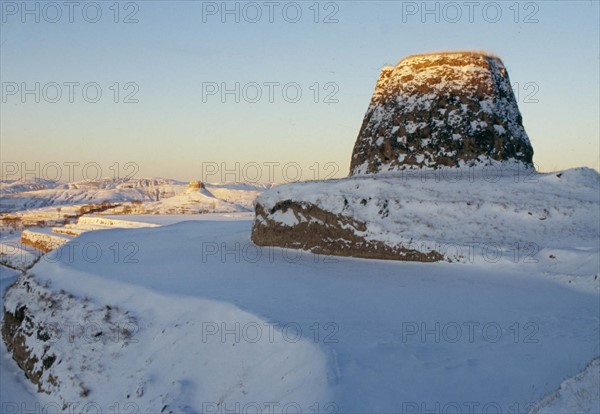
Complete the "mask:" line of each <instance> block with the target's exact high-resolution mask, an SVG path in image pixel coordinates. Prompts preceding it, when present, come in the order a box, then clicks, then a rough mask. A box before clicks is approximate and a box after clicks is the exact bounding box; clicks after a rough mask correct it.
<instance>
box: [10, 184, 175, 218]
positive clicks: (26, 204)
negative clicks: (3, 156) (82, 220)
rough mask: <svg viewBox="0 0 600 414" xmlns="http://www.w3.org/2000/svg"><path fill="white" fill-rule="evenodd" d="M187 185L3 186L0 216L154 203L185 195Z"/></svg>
mask: <svg viewBox="0 0 600 414" xmlns="http://www.w3.org/2000/svg"><path fill="white" fill-rule="evenodd" d="M186 186H187V184H185V183H182V182H178V181H174V180H167V179H162V178H139V179H127V180H124V179H121V180H115V179H109V178H107V179H102V180H98V181H80V182H73V183H54V184H53V185H47V186H45V187H44V188H41V189H37V187H35V186H34V187H33V188H32V186H24V185H21V186H20V187H18V188H19V189H21V190H26V191H18V192H17V191H13V190H14V188H13V187H14V183H10V184H8V185H6V191H7V194H4V191H5V183H3V184H2V191H3V197H2V201H0V212H12V211H20V210H31V209H38V208H42V207H48V206H54V207H57V206H62V205H74V204H91V203H94V204H97V203H102V202H112V203H117V202H128V201H154V200H158V199H160V198H164V197H172V196H174V195H176V194H180V193H182V192H184V191H185V188H186Z"/></svg>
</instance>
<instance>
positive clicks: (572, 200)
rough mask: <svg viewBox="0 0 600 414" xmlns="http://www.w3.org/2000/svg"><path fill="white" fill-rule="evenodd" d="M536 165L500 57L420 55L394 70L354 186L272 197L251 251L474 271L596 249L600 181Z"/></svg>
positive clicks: (358, 156)
mask: <svg viewBox="0 0 600 414" xmlns="http://www.w3.org/2000/svg"><path fill="white" fill-rule="evenodd" d="M532 156H533V149H532V147H531V144H530V142H529V138H528V137H527V134H526V133H525V130H524V129H523V125H522V118H521V114H520V113H519V108H518V106H517V102H516V100H515V96H514V94H513V91H512V89H511V85H510V80H509V78H508V74H507V72H506V68H505V67H504V65H503V64H502V61H501V60H500V59H499V58H497V57H495V56H490V55H485V54H481V53H471V52H452V53H439V54H429V55H416V56H411V57H408V58H406V59H404V60H402V61H401V62H400V63H399V64H398V65H397V66H395V67H389V68H385V69H384V70H383V72H382V74H381V77H380V78H379V81H378V82H377V87H376V89H375V93H374V94H373V98H372V100H371V105H370V106H369V109H368V111H367V114H366V116H365V119H364V122H363V124H362V127H361V130H360V133H359V135H358V139H357V141H356V145H355V147H354V153H353V155H352V160H351V171H350V175H351V176H350V177H348V178H346V179H342V180H332V181H328V182H321V183H319V182H313V183H296V184H289V185H285V186H281V187H276V188H273V189H271V190H269V191H267V192H266V193H264V194H262V195H261V196H260V197H259V198H258V200H257V203H256V207H255V208H256V219H255V222H254V226H253V230H252V240H253V241H254V242H255V243H256V244H258V245H262V246H280V247H288V248H295V249H305V250H310V251H312V252H314V253H320V254H332V255H343V256H354V257H366V258H379V259H395V260H409V261H439V260H448V261H463V262H464V261H473V260H476V258H474V255H476V256H477V258H478V259H479V260H480V261H488V260H491V261H494V260H496V257H497V256H499V257H505V258H506V257H508V256H510V253H509V252H510V251H511V249H512V251H513V252H514V251H515V249H516V252H517V253H515V254H516V256H515V257H517V259H516V260H519V261H522V260H523V257H528V258H531V257H535V256H536V255H537V254H538V252H540V251H542V250H543V249H548V248H557V247H558V246H560V245H561V243H562V242H564V240H565V237H572V238H573V240H572V241H573V244H572V245H573V246H582V245H588V244H589V243H590V242H594V240H597V238H598V237H597V234H592V233H589V231H588V230H586V229H587V228H588V226H592V227H594V225H593V224H592V223H594V220H597V217H598V216H597V214H588V212H587V209H588V208H595V207H596V206H597V205H598V197H597V192H594V191H593V190H592V189H593V188H594V186H597V185H598V177H599V176H598V173H597V172H596V171H593V170H588V169H576V170H569V171H565V172H562V173H556V174H538V173H537V172H536V171H535V169H534V168H533V164H532ZM371 173H376V174H371ZM364 174H368V175H364ZM594 228H595V227H594ZM475 246H476V247H475ZM490 249H491V250H493V251H494V255H492V256H490V255H489V253H490V251H491V250H490ZM579 253H581V254H582V255H583V256H585V257H586V258H585V259H581V260H588V259H589V257H587V256H586V255H585V254H584V253H582V252H579ZM579 253H578V254H579ZM507 255H508V256H507ZM550 256H552V257H554V258H555V257H556V255H555V254H554V253H548V255H547V256H546V257H550ZM583 256H582V257H583ZM490 257H491V258H490ZM532 260H537V258H535V259H532ZM553 260H554V259H553Z"/></svg>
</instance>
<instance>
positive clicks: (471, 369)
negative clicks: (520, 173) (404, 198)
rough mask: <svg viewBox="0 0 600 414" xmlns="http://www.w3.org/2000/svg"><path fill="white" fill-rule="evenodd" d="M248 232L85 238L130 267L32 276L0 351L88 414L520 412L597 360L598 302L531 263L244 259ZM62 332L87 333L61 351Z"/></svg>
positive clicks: (10, 303)
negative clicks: (8, 346)
mask: <svg viewBox="0 0 600 414" xmlns="http://www.w3.org/2000/svg"><path fill="white" fill-rule="evenodd" d="M307 185H308V184H307ZM542 187H543V188H546V189H547V188H548V187H546V186H542ZM573 187H574V188H573V190H572V191H574V192H577V191H578V190H577V188H576V184H573ZM534 218H535V219H536V220H539V217H538V216H536V217H534ZM542 221H543V220H542ZM250 227H251V222H250V221H227V222H218V221H207V220H205V221H194V222H184V223H179V224H175V225H172V226H165V227H157V228H142V229H115V230H111V231H98V232H88V233H85V234H83V235H81V236H80V237H79V238H78V239H77V242H79V243H81V244H82V245H85V244H86V243H97V244H98V246H100V248H101V249H103V251H109V249H110V247H111V246H114V245H115V244H117V245H120V246H123V245H124V244H125V243H135V244H136V245H137V246H138V248H139V249H138V254H137V255H136V257H135V258H136V259H137V262H136V263H123V262H122V261H119V262H115V260H114V257H113V256H112V255H111V254H107V255H103V256H102V257H101V258H100V260H98V261H95V262H94V263H91V262H90V261H86V260H85V257H83V256H81V255H75V257H74V259H73V260H71V259H70V257H69V255H68V254H63V255H62V256H61V258H60V260H58V261H54V262H49V261H43V260H42V261H40V262H38V264H36V265H35V266H34V267H33V268H32V269H31V272H30V275H29V276H26V277H22V278H21V279H20V281H19V284H18V285H17V286H15V287H14V288H12V289H10V290H9V291H8V292H7V295H6V302H5V310H6V311H7V312H8V313H9V314H11V315H13V316H14V317H15V318H16V319H17V320H18V319H21V318H22V320H23V321H26V320H27V318H26V317H30V319H31V321H32V324H33V327H31V326H29V325H28V324H27V323H22V324H19V323H14V322H13V323H11V324H9V326H10V327H11V329H14V330H11V331H10V332H12V333H13V335H12V336H9V338H18V337H19V335H20V334H23V335H25V336H26V340H25V343H26V345H28V346H29V347H30V348H31V350H30V351H29V352H28V353H27V352H26V353H25V355H29V356H31V355H36V356H37V357H38V362H36V363H34V364H32V368H31V369H32V370H33V371H36V369H40V367H42V366H43V364H44V361H46V365H48V366H49V367H47V368H44V369H43V372H42V374H41V375H40V377H39V378H41V379H42V382H43V383H44V385H43V386H44V388H47V389H49V390H50V391H51V395H49V396H47V398H48V399H50V400H52V401H54V402H61V401H67V400H68V401H71V402H73V401H74V402H77V403H79V406H78V407H79V409H83V408H84V407H86V404H89V403H97V404H99V405H100V406H101V407H102V412H110V409H109V407H110V406H114V404H117V403H118V404H119V407H121V408H122V411H125V408H124V407H125V404H132V405H131V406H130V407H129V408H128V411H127V412H132V411H133V412H161V410H163V408H164V412H168V411H169V410H173V411H175V412H188V413H191V412H219V413H220V412H223V413H224V412H227V411H226V410H225V409H228V410H229V411H233V412H256V406H255V405H254V406H253V405H252V403H255V404H258V406H259V407H260V409H261V411H258V412H263V413H264V412H281V411H283V410H282V408H283V407H284V404H285V402H291V401H293V402H295V403H296V404H297V406H299V407H300V408H301V410H302V412H309V413H311V412H316V411H315V410H316V409H317V407H318V412H320V413H331V412H340V413H346V412H352V413H374V412H377V413H398V412H405V413H408V412H421V413H422V412H424V411H425V410H424V408H423V407H425V408H427V409H428V410H429V412H431V411H434V412H441V413H443V412H449V413H451V412H456V410H455V408H456V404H458V407H459V408H460V409H461V411H459V412H526V411H527V408H528V407H532V406H533V404H534V403H536V402H537V401H540V400H541V399H542V398H544V397H545V396H547V395H549V394H550V393H553V392H554V391H555V390H556V389H558V388H559V387H560V385H561V383H562V382H563V381H564V380H565V379H566V378H569V377H572V376H573V375H576V374H577V373H579V372H581V371H582V370H583V369H584V368H585V367H586V365H587V364H588V363H589V361H590V360H592V359H593V358H594V357H596V356H597V355H598V349H599V348H598V347H599V339H598V338H599V336H598V335H599V334H600V332H599V322H600V320H599V316H598V315H599V314H600V308H599V306H600V305H599V303H598V296H597V295H598V293H597V290H593V289H592V290H588V291H582V290H581V289H572V286H573V285H569V284H566V285H564V284H559V283H555V282H553V281H551V280H548V279H547V277H546V276H545V275H543V274H541V273H540V272H539V269H538V268H537V267H536V266H535V265H531V264H526V263H520V264H518V265H514V264H513V263H511V261H510V259H506V258H504V259H502V260H500V261H498V262H497V263H487V262H483V263H476V264H474V265H462V264H450V263H443V262H442V263H407V262H395V261H373V260H364V259H352V258H343V257H342V258H337V257H328V256H318V255H313V254H309V253H307V252H298V251H286V250H282V249H276V248H267V247H263V248H260V247H256V246H254V245H252V244H250V243H249V232H250ZM570 243H571V240H570V239H569V238H565V240H564V245H565V247H567V246H569V245H570ZM573 247H574V246H573ZM66 248H68V246H63V247H62V249H66ZM571 265H572V266H571V268H570V269H565V271H566V272H567V273H570V272H571V271H574V272H577V271H578V269H577V266H575V265H573V263H571ZM595 283H596V285H597V284H598V283H599V282H598V281H596V282H595ZM38 293H39V295H38ZM53 301H54V303H53ZM23 306H25V307H26V309H24V310H22V311H20V310H21V309H22V307H23ZM223 322H224V323H225V325H223V324H222V323H223ZM236 323H238V324H239V325H236ZM269 323H274V324H276V327H275V328H274V329H275V330H274V337H273V341H272V342H271V340H270V335H269V325H268V324H269ZM69 324H71V325H69ZM5 326H6V319H5ZM28 326H29V328H28ZM56 326H58V327H60V328H61V329H62V337H60V338H57V336H56V334H55V333H53V332H54V331H52V330H51V328H52V327H56ZM69 326H83V327H87V329H88V330H87V332H86V333H83V332H82V331H80V330H77V331H75V334H74V337H73V340H72V341H70V340H69V338H71V336H69ZM286 326H287V327H288V328H287V332H286V330H285V327H286ZM257 327H259V328H260V330H257ZM469 327H470V328H469ZM36 328H42V329H40V331H39V332H40V335H39V337H38V336H37V332H38V331H37V330H36ZM298 329H299V330H298ZM116 330H119V332H120V333H119V335H123V336H119V338H120V339H119V340H118V341H116V342H115V341H114V338H115V337H114V335H115V332H116ZM99 331H101V332H102V334H100V335H98V336H95V335H97V334H98V333H99ZM227 332H229V333H227ZM257 332H260V333H261V336H260V338H259V339H258V341H256V342H254V341H255V340H256V339H257V337H256V333H257ZM284 332H285V333H284ZM296 332H301V334H300V336H298V335H297V334H296ZM203 334H204V338H203ZM222 335H224V336H222ZM5 338H6V336H5ZM44 338H46V340H44ZM130 340H137V342H133V341H130ZM20 355H23V354H20ZM39 361H41V362H39ZM36 372H37V371H36ZM50 375H53V376H55V378H56V381H55V383H52V382H50V381H49V378H50ZM46 379H48V381H44V380H46ZM2 397H3V398H4V396H2ZM44 398H46V397H44ZM269 402H271V403H273V404H276V405H274V407H275V408H273V409H272V410H271V411H268V405H267V404H268V403H269ZM206 404H208V405H206ZM327 404H330V405H327ZM88 407H89V405H88ZM311 407H312V408H311ZM469 407H470V408H469ZM484 407H487V408H486V410H485V411H484ZM131 408H137V411H135V410H132V409H131ZM295 408H296V407H293V408H292V407H290V408H289V409H288V410H287V412H288V413H289V412H299V410H297V409H295ZM252 409H254V411H252ZM469 409H471V411H468V410H469ZM211 410H212V411H211ZM244 410H245V411H244ZM415 410H417V411H415ZM444 410H445V411H444ZM97 411H98V410H97ZM72 412H79V411H77V410H74V411H72Z"/></svg>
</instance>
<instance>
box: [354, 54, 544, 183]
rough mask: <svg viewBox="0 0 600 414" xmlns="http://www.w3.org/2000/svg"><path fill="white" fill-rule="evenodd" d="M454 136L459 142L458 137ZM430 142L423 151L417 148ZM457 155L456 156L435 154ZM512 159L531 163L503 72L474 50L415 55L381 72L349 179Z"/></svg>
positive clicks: (495, 60)
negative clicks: (364, 174)
mask: <svg viewBox="0 0 600 414" xmlns="http://www.w3.org/2000/svg"><path fill="white" fill-rule="evenodd" d="M457 137H460V138H459V139H457ZM423 139H428V140H429V141H428V143H427V144H426V145H421V144H420V143H421V142H422V140H423ZM442 149H444V151H443V152H446V150H448V149H452V150H457V153H455V155H454V156H447V155H445V154H444V153H440V150H442ZM480 155H483V156H485V160H500V161H503V160H508V159H514V160H517V161H520V162H523V163H525V164H526V165H532V159H531V158H532V155H533V149H532V148H531V144H530V142H529V138H528V137H527V134H526V133H525V129H524V128H523V125H522V118H521V114H520V112H519V109H518V106H517V102H516V99H515V96H514V94H513V91H512V87H511V85H510V80H509V77H508V73H507V71H506V68H505V67H504V64H503V63H502V61H501V60H500V59H499V58H498V57H495V56H492V55H487V54H483V53H476V52H445V53H434V54H427V55H414V56H410V57H408V58H406V59H403V60H401V61H400V62H399V63H398V64H397V65H396V66H394V67H385V68H383V69H382V71H381V75H380V77H379V80H378V81H377V84H376V86H375V91H374V93H373V97H372V99H371V103H370V105H369V108H368V110H367V114H366V115H365V119H364V121H363V125H362V127H361V131H360V133H359V136H358V138H357V141H356V144H355V147H354V152H353V155H352V160H351V174H358V173H364V172H369V173H374V172H379V171H381V170H386V169H388V168H385V166H391V167H392V168H391V169H393V170H401V169H406V168H407V167H408V168H410V167H411V166H418V167H419V168H436V167H437V166H439V165H444V166H457V165H458V164H459V161H460V160H463V161H467V162H469V161H471V162H473V163H480V162H481V161H480V160H479V159H478V158H479V156H480Z"/></svg>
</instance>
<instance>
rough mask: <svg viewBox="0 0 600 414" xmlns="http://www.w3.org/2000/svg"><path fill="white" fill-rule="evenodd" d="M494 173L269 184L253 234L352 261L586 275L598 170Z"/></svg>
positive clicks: (594, 259) (598, 208)
mask: <svg viewBox="0 0 600 414" xmlns="http://www.w3.org/2000/svg"><path fill="white" fill-rule="evenodd" d="M499 171H501V170H498V169H475V168H471V169H462V170H460V169H441V170H437V171H436V172H432V171H426V170H420V171H411V172H409V171H405V172H398V173H388V174H376V175H365V176H355V177H350V178H346V179H340V180H332V181H326V182H308V183H296V184H288V185H284V186H279V187H275V188H273V189H271V190H269V191H267V192H265V193H264V194H263V195H261V196H260V197H259V198H258V200H257V217H256V220H255V223H254V229H253V234H252V238H253V241H255V242H256V243H258V244H261V245H276V246H283V247H291V248H301V249H307V250H313V251H315V252H320V253H325V254H342V255H350V256H358V257H379V258H388V259H400V260H402V259H404V260H406V259H408V260H425V261H429V260H450V261H463V262H469V261H473V260H475V261H485V260H487V261H495V260H498V259H499V257H498V255H500V257H502V256H503V257H505V258H512V259H513V260H514V261H515V262H516V263H522V262H536V263H537V262H539V263H540V264H543V265H544V266H547V267H548V268H549V269H556V270H557V271H559V272H560V270H559V269H561V268H562V267H564V263H565V262H569V263H571V264H572V265H576V266H577V267H578V268H580V269H581V270H582V274H585V273H587V275H588V276H590V275H591V276H594V275H595V274H596V273H597V272H598V254H599V252H598V245H599V237H600V236H599V229H598V223H599V220H600V217H599V215H600V194H599V192H598V188H599V185H600V176H599V175H598V173H597V172H596V171H594V170H591V169H586V168H581V169H572V170H567V171H563V172H557V173H549V174H538V173H534V172H533V171H531V170H520V171H519V170H503V176H501V177H500V176H499V175H498V172H499ZM460 174H462V176H461V175H460ZM458 177H460V178H458ZM418 254H421V256H418ZM415 255H417V256H416V257H414V256H415ZM571 269H573V267H571Z"/></svg>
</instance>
